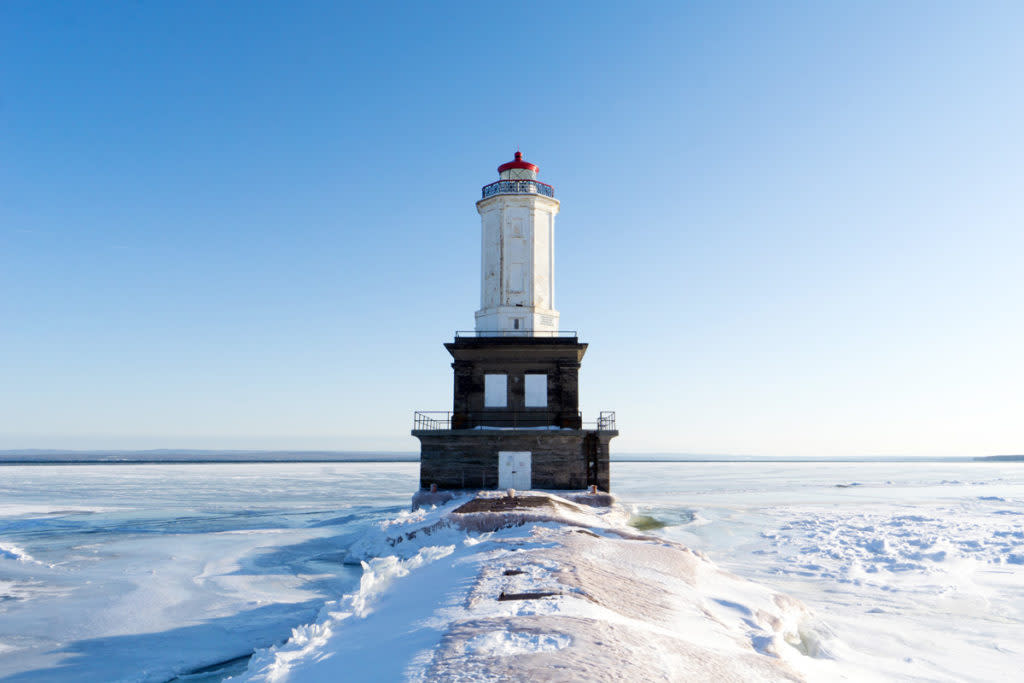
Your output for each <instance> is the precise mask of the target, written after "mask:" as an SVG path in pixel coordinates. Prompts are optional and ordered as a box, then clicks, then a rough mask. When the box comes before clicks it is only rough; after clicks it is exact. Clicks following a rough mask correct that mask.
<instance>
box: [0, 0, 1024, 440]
mask: <svg viewBox="0 0 1024 683" xmlns="http://www.w3.org/2000/svg"><path fill="white" fill-rule="evenodd" d="M1022 27H1024V5H1022V4H1021V3H1019V2H1005V3H1000V2H981V3H978V2H960V3H949V2H898V3H894V2H849V3H829V2H826V3H812V2H782V3H766V2H749V3H739V2H706V3H684V2H667V3H623V2H616V3H595V2H586V3H568V2H553V3H522V2H519V3H509V2H501V3H480V2H466V3H443V2H442V3H415V4H414V3H373V2H360V3H341V2H333V1H332V2H288V3H285V2H280V3H269V2H215V3H214V2H121V3H118V2H103V3H81V2H63V3H62V2H30V1H28V0H25V1H21V2H18V1H8V2H3V3H0V448H12V449H13V448H82V449H89V448H162V447H167V448H182V447H192V448H269V449H277V448H295V449H309V448H330V449H381V450H384V449H396V450H403V451H413V450H416V449H417V448H418V444H417V442H416V440H415V439H413V438H412V437H411V436H409V430H410V428H411V426H412V413H413V411H414V410H417V409H419V410H427V409H436V410H446V409H450V405H451V385H452V380H451V368H450V366H449V363H450V358H449V356H448V354H447V353H446V352H445V350H444V348H443V347H442V346H441V344H442V343H443V342H444V341H447V340H449V339H450V338H451V336H452V334H453V332H454V330H456V329H470V328H472V325H473V312H474V311H475V310H476V309H477V308H478V305H479V280H478V279H479V218H478V216H477V213H476V210H475V206H474V203H475V201H476V200H477V199H478V198H479V191H480V186H482V185H484V184H486V183H489V182H491V181H493V180H494V179H496V178H497V173H496V171H495V168H496V166H497V165H498V164H500V163H502V162H504V161H507V160H509V159H510V158H511V156H512V153H513V152H514V151H515V150H516V148H517V147H518V148H520V149H521V150H522V151H523V153H524V155H525V157H526V158H527V159H528V160H529V161H533V162H535V163H537V164H539V166H540V169H541V179H542V180H545V181H546V182H548V183H551V184H553V185H554V186H555V191H556V195H557V197H558V198H559V199H560V200H561V202H562V210H561V214H560V215H559V218H558V221H557V232H556V235H557V237H556V253H557V260H556V263H557V277H556V287H557V290H556V300H555V303H556V307H557V308H558V309H559V310H560V311H561V314H562V327H563V329H577V330H579V331H580V333H581V335H582V337H583V340H584V341H586V342H588V343H589V344H590V349H589V351H588V353H587V357H586V358H585V359H584V365H583V369H582V371H581V385H580V390H581V396H582V408H583V410H584V412H585V415H587V416H588V417H592V416H593V415H594V414H595V413H596V412H597V411H599V410H616V411H617V412H618V417H619V427H620V429H621V431H622V435H621V436H620V437H619V438H618V439H617V440H616V441H615V442H613V449H614V450H616V451H619V452H647V451H651V452H654V451H658V452H686V453H706V454H726V453H730V454H763V455H774V456H784V455H826V456H836V455H888V454H892V455H988V454H995V453H1021V452H1024V360H1022V353H1024V351H1022V350H1024V321H1022V310H1021V309H1022V302H1024V267H1022V263H1021V262H1022V257H1024V135H1022V122H1024V87H1022V78H1024V76H1022V74H1024V40H1021V35H1022V30H1024V29H1022Z"/></svg>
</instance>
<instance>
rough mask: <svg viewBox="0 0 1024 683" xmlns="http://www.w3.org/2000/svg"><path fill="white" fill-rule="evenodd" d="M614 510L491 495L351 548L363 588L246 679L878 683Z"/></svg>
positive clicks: (748, 589) (796, 614) (401, 523)
mask: <svg viewBox="0 0 1024 683" xmlns="http://www.w3.org/2000/svg"><path fill="white" fill-rule="evenodd" d="M602 498H603V499H604V500H602ZM606 500H607V497H606V496H602V497H599V498H597V499H594V498H593V497H589V496H586V495H579V496H569V497H567V498H562V497H559V496H554V495H551V494H546V493H539V492H520V493H518V494H516V495H515V497H508V496H507V495H506V494H505V493H495V492H487V493H480V494H477V496H476V497H475V498H467V497H462V498H458V499H455V500H453V501H451V502H449V503H447V504H445V505H443V506H442V507H439V508H434V509H432V510H419V511H417V512H413V513H407V514H403V515H402V516H400V517H399V518H398V519H395V520H391V521H388V522H385V523H383V524H381V525H380V526H378V527H376V528H374V529H373V530H371V531H370V532H369V533H368V534H367V535H366V536H365V537H363V538H362V539H361V540H360V541H359V542H357V543H356V544H355V545H354V546H353V547H352V549H351V551H350V552H351V553H352V556H353V558H355V559H359V560H361V561H362V562H363V564H364V576H363V579H362V582H361V586H360V589H359V591H358V592H356V593H353V594H351V595H348V596H346V597H345V598H344V599H343V600H341V601H336V602H334V603H330V604H328V605H327V606H326V607H325V608H324V610H323V611H322V612H321V614H320V617H319V619H318V620H317V622H316V623H314V624H310V625H308V626H304V627H301V628H299V629H296V630H295V632H294V633H293V636H292V638H291V639H290V640H289V641H288V642H286V643H285V644H283V645H281V646H279V647H276V648H270V649H268V650H263V651H260V652H257V654H256V655H255V656H254V657H253V660H252V661H251V663H250V667H249V670H248V671H247V672H246V674H244V675H243V676H242V677H241V680H246V681H328V680H330V681H335V680H403V679H404V680H411V681H438V680H440V681H481V680H545V681H547V680H566V681H572V680H581V681H582V680H586V681H612V680H618V681H624V680H628V681H676V680H687V681H700V680H704V681H730V680H735V681H757V680H766V681H793V680H805V679H808V678H810V679H820V678H828V679H831V680H840V679H843V678H845V677H847V676H850V677H851V678H857V679H858V680H863V679H864V677H865V675H866V673H867V672H864V671H858V670H857V669H856V668H852V667H851V665H850V662H849V658H847V657H840V658H841V659H844V660H847V661H845V662H843V663H842V665H840V663H839V662H837V661H834V660H833V659H832V656H833V655H834V654H836V653H834V652H829V651H828V650H829V648H832V649H837V650H841V647H840V646H839V645H838V644H837V643H834V642H832V643H829V645H828V646H826V645H825V644H824V643H823V638H822V637H821V636H820V635H818V634H817V633H816V631H815V629H814V627H813V620H812V617H811V615H810V614H809V613H808V611H807V610H806V608H804V607H803V605H801V604H800V603H799V602H798V601H796V600H794V599H792V598H790V597H788V596H785V595H782V594H779V593H776V592H774V591H772V590H770V589H768V588H765V587H763V586H760V585H758V584H754V583H752V582H749V581H746V580H743V579H741V578H739V577H737V576H735V575H732V574H730V573H728V572H725V571H722V570H721V569H719V568H717V567H716V566H715V565H714V564H713V563H711V562H710V561H709V560H708V559H707V558H706V557H705V556H704V555H702V554H701V553H699V552H694V551H692V550H690V549H688V548H686V547H684V546H681V545H679V544H676V543H673V542H670V541H666V540H664V539H661V538H656V537H652V536H646V535H643V534H640V533H637V532H636V530H634V529H632V528H630V527H629V526H627V525H626V524H625V521H626V518H627V515H626V514H625V513H624V511H622V509H621V508H619V507H618V506H616V505H614V504H613V505H610V506H601V507H593V506H591V505H588V504H587V503H595V502H596V503H601V502H606Z"/></svg>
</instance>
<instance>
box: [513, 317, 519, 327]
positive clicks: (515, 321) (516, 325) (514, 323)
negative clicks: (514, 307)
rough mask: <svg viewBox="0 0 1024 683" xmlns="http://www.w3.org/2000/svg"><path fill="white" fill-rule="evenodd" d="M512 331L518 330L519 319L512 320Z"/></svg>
mask: <svg viewBox="0 0 1024 683" xmlns="http://www.w3.org/2000/svg"><path fill="white" fill-rule="evenodd" d="M512 329H513V330H518V329H519V318H513V319H512Z"/></svg>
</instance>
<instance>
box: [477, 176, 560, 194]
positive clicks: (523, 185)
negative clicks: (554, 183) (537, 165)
mask: <svg viewBox="0 0 1024 683" xmlns="http://www.w3.org/2000/svg"><path fill="white" fill-rule="evenodd" d="M480 192H481V194H482V195H483V198H484V199H487V198H488V197H493V196H494V195H496V194H540V195H544V196H545V197H551V198H554V196H555V188H553V187H551V186H550V185H548V184H547V183H542V182H540V181H538V180H525V179H523V180H498V181H495V182H493V183H491V184H490V185H484V186H483V187H482V188H480Z"/></svg>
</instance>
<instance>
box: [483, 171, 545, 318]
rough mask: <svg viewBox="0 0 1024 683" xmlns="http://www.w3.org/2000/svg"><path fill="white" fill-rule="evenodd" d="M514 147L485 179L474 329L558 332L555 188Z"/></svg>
mask: <svg viewBox="0 0 1024 683" xmlns="http://www.w3.org/2000/svg"><path fill="white" fill-rule="evenodd" d="M538 170H539V169H538V168H537V166H536V165H535V164H531V163H529V162H528V161H524V160H523V155H522V153H520V152H516V157H515V159H514V160H513V161H509V162H508V163H505V164H502V165H501V166H499V167H498V174H499V180H497V181H496V182H493V183H491V184H490V185H485V186H484V188H483V199H481V200H480V201H478V202H477V203H476V209H477V211H478V212H479V213H480V225H481V230H482V239H481V244H482V250H481V255H480V310H479V311H477V312H476V332H477V334H486V335H488V336H491V335H493V336H523V337H531V336H532V337H544V336H553V335H556V334H557V333H558V311H556V310H555V215H556V214H557V213H558V200H557V199H555V197H554V194H555V193H554V190H553V189H552V187H551V186H550V185H546V184H544V183H542V182H539V181H538V180H537V171H538Z"/></svg>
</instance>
